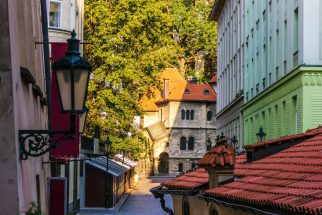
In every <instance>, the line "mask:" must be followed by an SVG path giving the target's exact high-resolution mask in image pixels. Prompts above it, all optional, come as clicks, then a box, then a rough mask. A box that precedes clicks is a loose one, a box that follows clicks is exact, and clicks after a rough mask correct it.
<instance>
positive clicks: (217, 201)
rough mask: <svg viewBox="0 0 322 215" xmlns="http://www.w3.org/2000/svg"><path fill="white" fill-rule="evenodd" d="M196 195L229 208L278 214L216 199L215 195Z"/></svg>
mask: <svg viewBox="0 0 322 215" xmlns="http://www.w3.org/2000/svg"><path fill="white" fill-rule="evenodd" d="M198 197H199V198H200V199H203V200H206V201H207V202H216V203H217V204H221V205H224V206H226V207H227V206H228V207H231V208H240V209H242V210H245V209H246V210H248V211H250V212H252V213H255V214H263V215H279V214H277V213H271V212H268V211H264V210H260V209H257V208H254V207H250V206H245V205H241V204H236V203H231V202H227V201H223V200H219V199H216V198H215V197H208V196H204V195H199V196H198Z"/></svg>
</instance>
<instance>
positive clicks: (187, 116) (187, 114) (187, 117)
mask: <svg viewBox="0 0 322 215" xmlns="http://www.w3.org/2000/svg"><path fill="white" fill-rule="evenodd" d="M189 119H190V111H189V110H186V120H189Z"/></svg>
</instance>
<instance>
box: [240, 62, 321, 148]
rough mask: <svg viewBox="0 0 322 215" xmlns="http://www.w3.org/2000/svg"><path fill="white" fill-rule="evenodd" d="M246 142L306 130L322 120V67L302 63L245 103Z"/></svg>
mask: <svg viewBox="0 0 322 215" xmlns="http://www.w3.org/2000/svg"><path fill="white" fill-rule="evenodd" d="M243 113H244V119H245V121H244V128H245V140H244V141H245V143H247V144H249V143H255V142H257V141H258V140H257V137H256V133H257V132H258V130H259V128H260V127H263V129H264V132H265V133H266V134H267V136H266V140H268V139H274V138H278V137H281V136H285V135H289V134H294V133H299V132H304V131H306V130H307V129H309V128H313V127H316V126H318V125H320V124H322V69H321V67H307V66H299V67H298V68H297V69H295V70H294V71H293V72H291V73H289V74H288V75H286V76H284V77H283V78H282V79H280V80H279V81H278V82H276V83H274V84H273V85H271V86H270V88H268V89H267V90H266V91H263V92H262V93H260V94H259V95H258V96H256V97H255V98H254V99H252V100H251V101H250V102H248V103H247V104H246V105H245V106H244V112H243Z"/></svg>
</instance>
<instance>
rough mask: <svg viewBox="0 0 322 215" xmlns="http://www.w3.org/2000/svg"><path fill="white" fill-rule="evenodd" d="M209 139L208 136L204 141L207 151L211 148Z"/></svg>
mask: <svg viewBox="0 0 322 215" xmlns="http://www.w3.org/2000/svg"><path fill="white" fill-rule="evenodd" d="M211 144H212V143H211V141H210V139H209V138H208V139H207V141H206V147H207V151H209V150H210V149H211Z"/></svg>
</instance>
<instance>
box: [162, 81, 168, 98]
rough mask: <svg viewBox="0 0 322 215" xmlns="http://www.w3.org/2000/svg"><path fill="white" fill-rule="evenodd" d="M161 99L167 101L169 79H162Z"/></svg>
mask: <svg viewBox="0 0 322 215" xmlns="http://www.w3.org/2000/svg"><path fill="white" fill-rule="evenodd" d="M163 99H169V79H168V78H164V79H163Z"/></svg>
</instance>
